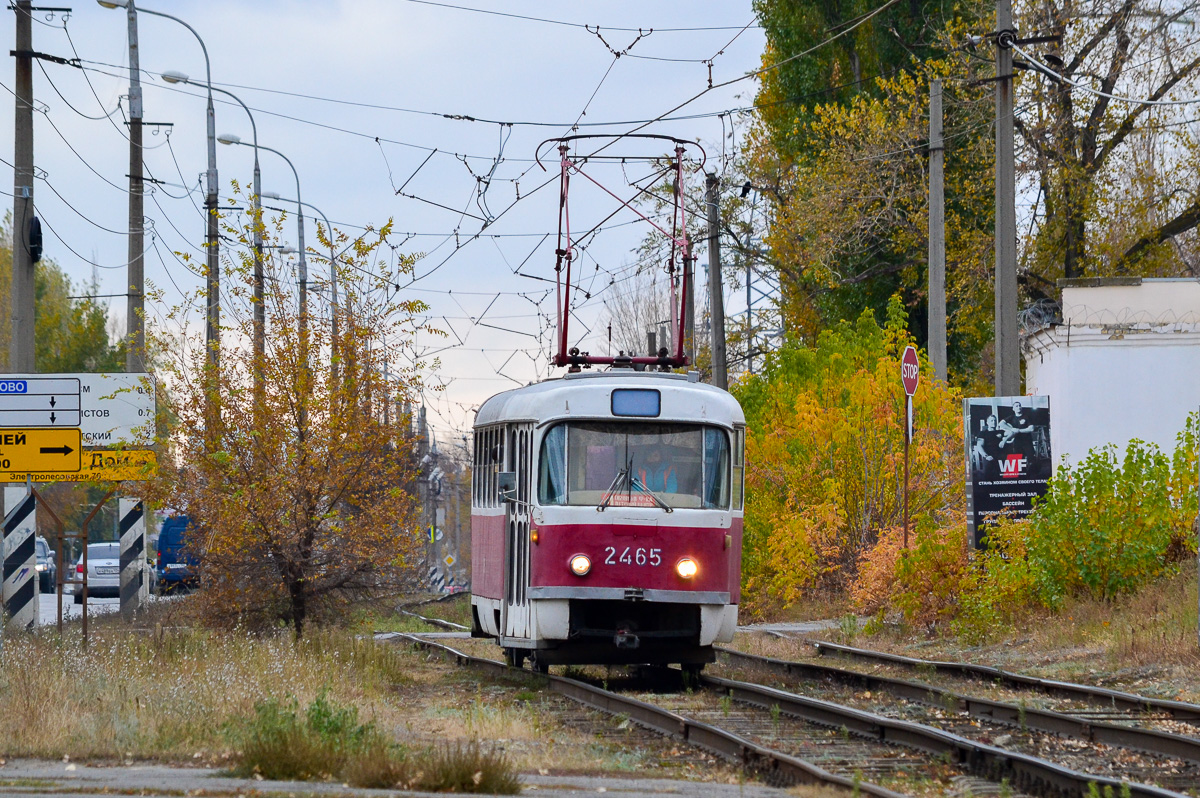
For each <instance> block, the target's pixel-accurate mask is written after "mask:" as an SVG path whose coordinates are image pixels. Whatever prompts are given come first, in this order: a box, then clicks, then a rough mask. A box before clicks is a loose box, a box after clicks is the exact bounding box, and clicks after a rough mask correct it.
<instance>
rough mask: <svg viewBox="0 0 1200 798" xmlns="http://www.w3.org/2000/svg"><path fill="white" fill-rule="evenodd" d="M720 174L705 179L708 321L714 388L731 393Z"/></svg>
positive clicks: (710, 175)
mask: <svg viewBox="0 0 1200 798" xmlns="http://www.w3.org/2000/svg"><path fill="white" fill-rule="evenodd" d="M720 183H721V181H720V180H718V179H717V176H716V174H708V175H705V177H704V199H705V202H706V203H707V204H708V318H709V322H710V323H711V325H712V384H713V385H715V386H717V387H718V388H720V389H721V390H728V389H729V376H728V373H727V371H726V365H725V291H724V288H723V286H722V283H721V229H720V224H721V219H720V207H719V206H718V204H717V188H718V187H719V186H720Z"/></svg>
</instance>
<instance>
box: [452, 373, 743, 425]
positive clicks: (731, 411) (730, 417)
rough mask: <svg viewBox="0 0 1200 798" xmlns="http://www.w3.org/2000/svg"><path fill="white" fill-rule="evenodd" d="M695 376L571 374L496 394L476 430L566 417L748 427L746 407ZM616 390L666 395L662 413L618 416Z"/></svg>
mask: <svg viewBox="0 0 1200 798" xmlns="http://www.w3.org/2000/svg"><path fill="white" fill-rule="evenodd" d="M694 374H695V372H693V373H692V374H674V373H665V374H664V373H662V372H656V371H640V372H639V371H632V370H628V369H621V370H610V371H599V372H582V373H579V374H567V375H565V376H563V377H559V378H555V379H550V380H544V381H543V382H537V383H534V384H532V385H526V386H525V387H523V388H514V389H513V390H511V391H505V392H503V393H498V394H496V395H495V396H493V397H492V398H490V399H488V400H487V401H486V402H484V403H483V405H481V406H480V408H479V411H478V413H476V415H475V426H477V427H481V426H486V425H488V424H499V423H503V422H512V421H533V422H538V423H541V422H544V421H551V420H559V419H564V418H591V419H597V418H622V419H625V420H629V421H637V420H661V421H693V422H707V423H712V424H720V425H722V426H726V427H731V426H733V425H734V424H744V423H746V417H745V415H744V414H743V413H742V407H741V405H739V404H738V402H737V400H736V399H734V398H733V396H732V395H730V394H729V393H728V392H727V391H723V390H721V389H720V388H717V387H715V386H712V385H708V384H706V383H702V382H699V381H697V380H696V379H695V377H694V376H693V375H694ZM617 388H651V389H654V390H657V391H658V392H659V395H660V396H661V412H660V414H659V415H658V416H656V417H653V419H650V418H647V417H643V416H614V415H613V412H612V398H611V397H612V391H613V390H614V389H617Z"/></svg>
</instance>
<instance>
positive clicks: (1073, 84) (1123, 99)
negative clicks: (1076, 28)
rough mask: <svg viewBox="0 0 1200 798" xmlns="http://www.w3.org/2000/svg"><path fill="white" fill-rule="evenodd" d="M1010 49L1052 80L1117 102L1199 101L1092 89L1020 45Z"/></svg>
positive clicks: (1185, 102) (1136, 103)
mask: <svg viewBox="0 0 1200 798" xmlns="http://www.w3.org/2000/svg"><path fill="white" fill-rule="evenodd" d="M1012 49H1013V50H1014V51H1016V52H1018V53H1020V54H1021V56H1022V57H1024V58H1025V60H1027V61H1028V62H1029V63H1031V64H1033V65H1034V66H1035V67H1037V69H1038V71H1039V72H1044V73H1045V74H1046V75H1047V76H1048V77H1050V78H1052V79H1054V80H1057V81H1059V82H1061V83H1065V84H1067V85H1068V86H1071V87H1073V88H1076V89H1079V90H1080V91H1083V92H1086V93H1088V94H1092V95H1095V96H1097V97H1105V98H1107V99H1109V100H1116V101H1117V102H1123V103H1133V104H1135V105H1195V104H1196V103H1200V97H1192V98H1189V99H1187V100H1163V99H1161V97H1162V95H1159V97H1158V98H1149V99H1148V98H1144V97H1126V96H1123V95H1120V94H1111V93H1109V92H1106V91H1100V90H1099V89H1093V88H1092V87H1091V86H1088V85H1087V84H1085V83H1080V82H1079V81H1077V80H1072V79H1071V78H1068V77H1065V76H1064V75H1060V74H1059V73H1057V72H1055V71H1054V70H1053V69H1051V68H1050V67H1048V66H1046V65H1045V64H1043V63H1042V62H1041V61H1038V60H1037V59H1036V58H1034V57H1033V56H1032V55H1031V54H1030V53H1029V52H1028V51H1026V50H1025V49H1023V48H1022V47H1021V46H1020V45H1017V44H1014V45H1013V46H1012ZM1197 60H1200V59H1197ZM1172 88H1173V86H1172ZM1156 91H1162V92H1163V94H1166V92H1167V91H1170V89H1169V88H1168V89H1166V90H1163V89H1161V88H1160V89H1158V90H1156Z"/></svg>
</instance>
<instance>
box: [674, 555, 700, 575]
mask: <svg viewBox="0 0 1200 798" xmlns="http://www.w3.org/2000/svg"><path fill="white" fill-rule="evenodd" d="M699 570H700V566H698V565H696V561H695V560H693V559H692V558H691V557H684V558H683V559H682V560H680V561H679V562H677V563H675V573H677V574H679V575H680V576H682V577H683V578H684V579H691V578H692V577H693V576H695V575H696V572H697V571H699Z"/></svg>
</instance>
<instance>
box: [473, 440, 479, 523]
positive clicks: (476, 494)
mask: <svg viewBox="0 0 1200 798" xmlns="http://www.w3.org/2000/svg"><path fill="white" fill-rule="evenodd" d="M472 437H473V438H474V441H473V443H474V445H475V450H474V451H473V452H472V453H471V504H473V505H475V506H476V507H478V506H479V474H480V468H479V433H478V432H476V433H475V435H474V436H472Z"/></svg>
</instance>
